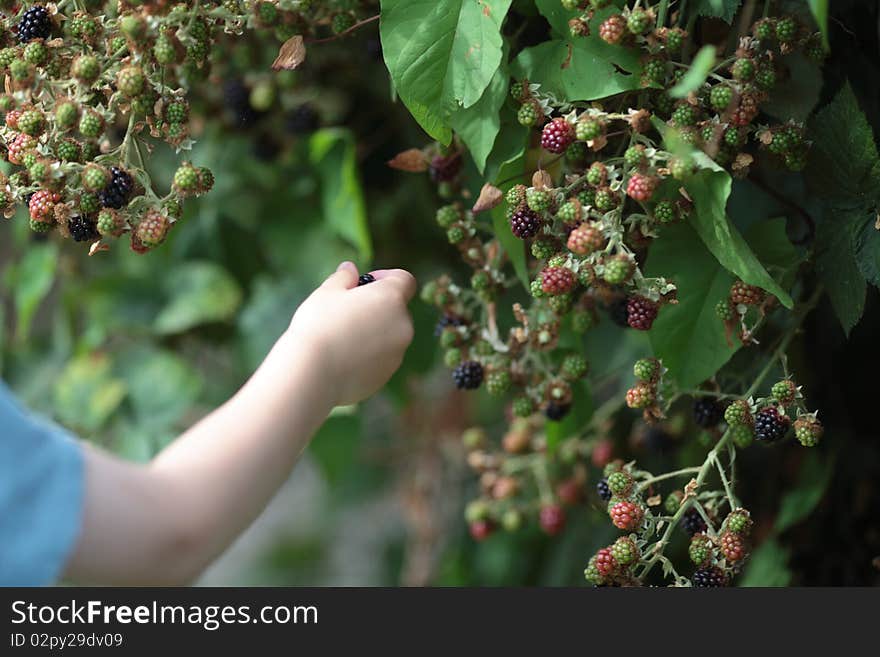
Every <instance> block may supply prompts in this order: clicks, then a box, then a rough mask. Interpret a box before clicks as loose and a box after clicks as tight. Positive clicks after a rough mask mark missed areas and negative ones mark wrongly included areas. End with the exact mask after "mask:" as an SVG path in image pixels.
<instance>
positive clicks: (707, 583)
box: [691, 566, 727, 588]
mask: <svg viewBox="0 0 880 657" xmlns="http://www.w3.org/2000/svg"><path fill="white" fill-rule="evenodd" d="M691 583H692V584H693V585H694V586H696V587H699V588H719V587H722V586H727V577H725V576H724V571H723V570H721V569H720V568H718V567H717V566H710V567H709V568H698V569H697V570H695V571H694V574H693V576H692V577H691Z"/></svg>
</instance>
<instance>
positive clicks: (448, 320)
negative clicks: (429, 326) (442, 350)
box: [434, 314, 464, 338]
mask: <svg viewBox="0 0 880 657" xmlns="http://www.w3.org/2000/svg"><path fill="white" fill-rule="evenodd" d="M450 326H452V327H456V326H464V320H462V319H461V318H460V317H456V316H455V315H448V314H447V315H443V317H441V318H440V319H439V320H437V325H436V326H434V337H435V338H439V337H440V334H441V333H443V329H445V328H448V327H450Z"/></svg>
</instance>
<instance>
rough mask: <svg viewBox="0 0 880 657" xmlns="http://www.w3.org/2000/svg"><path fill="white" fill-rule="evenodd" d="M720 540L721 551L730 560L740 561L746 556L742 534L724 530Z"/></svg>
mask: <svg viewBox="0 0 880 657" xmlns="http://www.w3.org/2000/svg"><path fill="white" fill-rule="evenodd" d="M720 542H721V552H722V553H723V554H724V557H725V558H726V559H727V560H728V561H730V562H734V561H740V560H742V559H743V557H745V556H746V545H745V541H744V540H743V537H742V535H741V534H737V533H736V532H724V533H723V534H721V541H720Z"/></svg>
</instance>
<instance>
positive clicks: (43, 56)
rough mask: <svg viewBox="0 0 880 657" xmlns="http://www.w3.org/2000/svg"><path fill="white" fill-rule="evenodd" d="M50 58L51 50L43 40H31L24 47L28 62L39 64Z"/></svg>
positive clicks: (25, 58) (25, 57)
mask: <svg viewBox="0 0 880 657" xmlns="http://www.w3.org/2000/svg"><path fill="white" fill-rule="evenodd" d="M48 58H49V51H48V50H47V49H46V46H45V45H44V44H43V42H42V41H31V42H30V43H29V44H27V45H26V46H25V47H24V60H25V61H26V62H27V63H28V64H33V65H34V66H39V65H40V64H43V63H44V62H45V61H46V60H47V59H48Z"/></svg>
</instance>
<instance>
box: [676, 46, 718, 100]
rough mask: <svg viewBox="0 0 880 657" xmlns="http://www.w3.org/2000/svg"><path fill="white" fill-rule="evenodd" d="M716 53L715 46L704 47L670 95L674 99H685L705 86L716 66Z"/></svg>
mask: <svg viewBox="0 0 880 657" xmlns="http://www.w3.org/2000/svg"><path fill="white" fill-rule="evenodd" d="M715 52H716V51H715V46H703V47H702V48H701V49H700V52H698V53H697V56H696V57H694V61H693V62H692V63H691V66H690V68H689V69H688V72H687V73H685V74H684V77H682V78H681V80H680V81H679V82H678V84H676V85H675V86H674V87H672V89H670V90H669V95H670V96H672V97H673V98H684V97H685V96H687V95H688V94H689V93H691V92H692V91H696V90H697V89H699V88H700V87H701V86H703V83H704V82H705V81H706V78H707V77H709V73H711V72H712V67H713V66H715Z"/></svg>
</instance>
